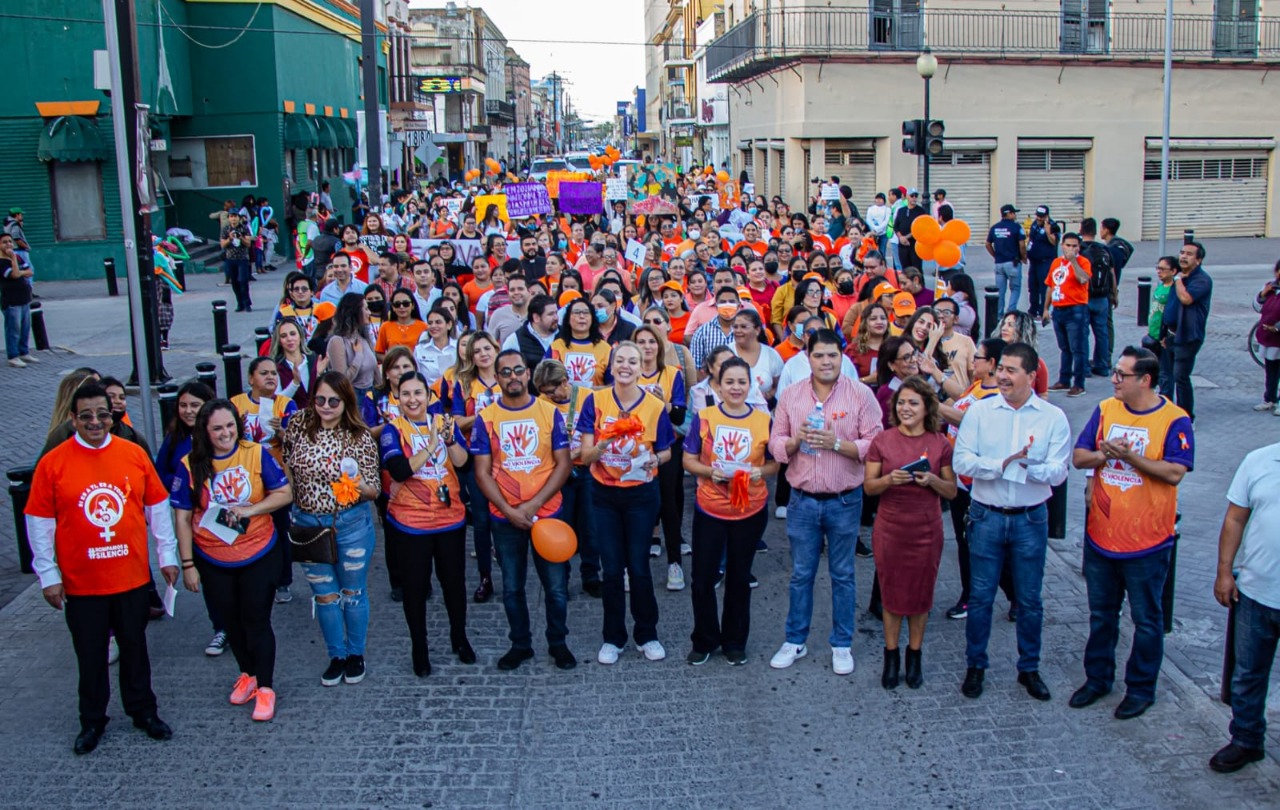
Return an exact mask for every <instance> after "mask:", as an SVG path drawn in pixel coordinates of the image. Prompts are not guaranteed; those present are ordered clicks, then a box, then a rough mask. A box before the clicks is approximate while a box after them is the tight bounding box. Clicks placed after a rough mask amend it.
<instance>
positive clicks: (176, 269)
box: [173, 259, 187, 292]
mask: <svg viewBox="0 0 1280 810" xmlns="http://www.w3.org/2000/svg"><path fill="white" fill-rule="evenodd" d="M173 278H174V280H175V281H177V282H178V286H179V287H181V288H182V291H183V292H186V290H187V263H186V262H184V261H183V260H182V259H176V260H175V261H174V262H173Z"/></svg>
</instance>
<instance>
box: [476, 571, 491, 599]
mask: <svg viewBox="0 0 1280 810" xmlns="http://www.w3.org/2000/svg"><path fill="white" fill-rule="evenodd" d="M492 596H493V580H492V579H490V578H489V577H481V578H480V587H478V588H476V592H475V593H474V594H473V598H474V599H475V600H476V604H480V605H483V604H484V603H485V602H488V601H489V598H490V597H492Z"/></svg>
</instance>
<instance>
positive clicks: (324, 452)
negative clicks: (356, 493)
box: [281, 412, 381, 515]
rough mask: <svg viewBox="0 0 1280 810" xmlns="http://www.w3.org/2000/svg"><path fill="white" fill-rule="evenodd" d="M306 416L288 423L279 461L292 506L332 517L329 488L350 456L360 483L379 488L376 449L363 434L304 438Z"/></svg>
mask: <svg viewBox="0 0 1280 810" xmlns="http://www.w3.org/2000/svg"><path fill="white" fill-rule="evenodd" d="M306 416H307V415H306V413H305V412H304V413H302V414H298V418H294V419H291V420H289V425H288V427H286V428H285V431H284V437H283V439H282V442H281V447H282V458H283V461H284V463H285V466H287V467H288V468H289V473H290V475H291V477H292V479H293V503H294V505H295V506H297V508H298V509H301V510H302V511H303V512H310V513H311V514H313V515H328V514H332V513H333V512H334V511H335V509H336V508H337V505H338V504H337V501H336V500H335V499H334V497H333V490H332V489H331V488H330V484H332V483H333V482H334V481H337V480H338V479H339V478H340V477H341V476H342V472H341V470H340V466H341V463H342V459H343V458H345V457H347V456H350V457H351V458H354V459H355V460H356V464H358V465H359V467H360V478H361V479H362V480H363V483H365V484H368V485H371V486H373V487H374V488H375V489H378V488H381V478H380V476H379V474H378V445H377V442H375V441H374V440H373V436H372V435H370V434H369V433H367V432H366V433H365V434H364V435H362V436H360V437H359V438H358V439H353V438H351V436H350V435H348V434H347V432H346V431H344V430H337V429H334V430H326V429H324V428H320V430H319V431H317V432H316V438H315V439H314V440H312V439H310V438H308V437H307V430H306V428H307V421H308V420H307V418H306Z"/></svg>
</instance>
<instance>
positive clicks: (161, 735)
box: [133, 714, 173, 740]
mask: <svg viewBox="0 0 1280 810" xmlns="http://www.w3.org/2000/svg"><path fill="white" fill-rule="evenodd" d="M133 727H134V728H140V729H142V730H143V731H145V732H147V736H148V737H150V738H151V739H153V740H168V739H171V738H172V737H173V729H171V728H169V724H168V723H166V722H165V721H163V720H161V719H160V717H159V715H155V714H148V715H146V716H144V717H135V718H133Z"/></svg>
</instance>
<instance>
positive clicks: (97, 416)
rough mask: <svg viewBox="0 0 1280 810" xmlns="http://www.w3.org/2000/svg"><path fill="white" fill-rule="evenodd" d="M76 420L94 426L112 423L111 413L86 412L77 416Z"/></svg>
mask: <svg viewBox="0 0 1280 810" xmlns="http://www.w3.org/2000/svg"><path fill="white" fill-rule="evenodd" d="M76 419H79V420H80V421H81V422H86V423H89V424H92V423H94V422H110V421H111V411H98V412H97V413H91V412H89V411H84V412H82V413H78V414H76Z"/></svg>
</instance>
